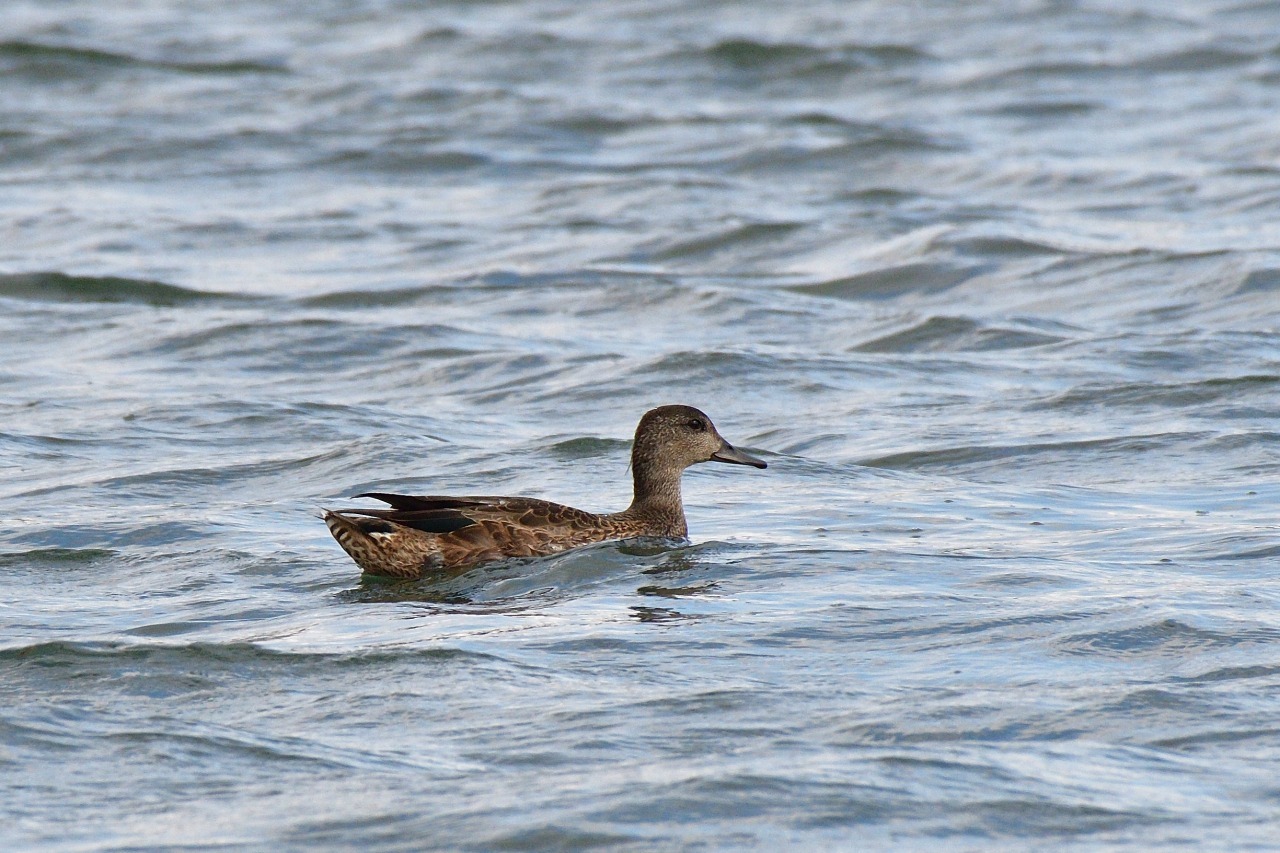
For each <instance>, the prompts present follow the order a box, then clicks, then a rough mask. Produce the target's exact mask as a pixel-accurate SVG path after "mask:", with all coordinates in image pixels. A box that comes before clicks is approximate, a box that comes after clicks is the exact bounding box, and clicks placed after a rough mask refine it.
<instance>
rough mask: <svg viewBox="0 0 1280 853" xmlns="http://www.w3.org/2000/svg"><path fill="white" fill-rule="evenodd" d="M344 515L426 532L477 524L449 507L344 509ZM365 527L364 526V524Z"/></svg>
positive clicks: (440, 531)
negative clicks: (389, 522) (386, 522)
mask: <svg viewBox="0 0 1280 853" xmlns="http://www.w3.org/2000/svg"><path fill="white" fill-rule="evenodd" d="M339 512H341V513H343V514H344V515H359V516H364V517H366V518H377V519H381V520H383V521H394V522H395V523H396V524H402V525H404V526H405V527H412V528H414V529H415V530H421V531H422V532H424V533H452V532H453V531H455V530H461V529H462V528H464V527H470V526H471V525H472V524H475V522H474V521H472V520H471V519H469V518H467V517H466V516H465V515H462V514H461V513H459V512H457V511H456V510H448V509H419V510H414V509H407V510H402V509H363V508H361V509H343V510H339ZM362 527H363V526H362Z"/></svg>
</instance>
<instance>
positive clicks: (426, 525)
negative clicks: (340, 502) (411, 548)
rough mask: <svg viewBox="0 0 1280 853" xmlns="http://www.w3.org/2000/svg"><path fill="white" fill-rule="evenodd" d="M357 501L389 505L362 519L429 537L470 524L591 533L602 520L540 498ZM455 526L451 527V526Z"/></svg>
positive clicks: (379, 495)
mask: <svg viewBox="0 0 1280 853" xmlns="http://www.w3.org/2000/svg"><path fill="white" fill-rule="evenodd" d="M356 497H358V498H374V499H376V500H380V501H382V502H383V503H387V504H390V505H391V506H392V509H389V510H385V509H384V510H355V512H358V513H361V514H363V515H368V516H373V517H376V518H384V519H387V520H388V521H395V522H397V523H400V524H404V525H406V526H408V527H416V528H417V529H419V530H424V531H426V532H428V533H449V532H451V531H453V530H461V529H463V528H465V527H468V526H469V525H470V524H472V523H475V524H484V523H488V522H492V523H498V524H507V525H516V526H519V527H528V528H531V529H533V530H539V531H542V532H551V531H552V530H561V531H566V530H568V531H572V530H591V529H596V528H598V527H599V524H600V521H601V517H600V516H598V515H596V514H595V513H590V512H586V511H584V510H580V509H575V508H574V507H570V506H565V505H564V504H557V503H552V502H551V501H543V500H538V499H537V498H508V497H498V496H490V495H465V496H461V497H451V496H446V495H397V494H391V493H389V492H365V493H364V494H360V495H356ZM451 524H452V525H454V526H452V527H450V526H449V525H451Z"/></svg>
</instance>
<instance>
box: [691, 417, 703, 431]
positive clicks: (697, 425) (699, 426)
mask: <svg viewBox="0 0 1280 853" xmlns="http://www.w3.org/2000/svg"><path fill="white" fill-rule="evenodd" d="M706 428H707V425H706V424H704V423H703V422H702V421H700V420H698V419H697V418H694V419H693V420H691V421H689V429H691V430H693V431H694V432H702V431H703V430H705V429H706Z"/></svg>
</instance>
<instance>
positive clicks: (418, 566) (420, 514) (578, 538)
mask: <svg viewBox="0 0 1280 853" xmlns="http://www.w3.org/2000/svg"><path fill="white" fill-rule="evenodd" d="M699 462H732V463H736V464H738V465H753V466H755V467H756V468H764V467H766V465H765V463H764V462H761V461H760V460H759V459H756V458H755V457H753V456H749V455H747V454H746V453H743V452H742V451H740V450H736V449H734V447H733V445H731V444H729V442H727V441H725V440H724V439H723V438H721V437H720V433H718V432H716V428H715V425H714V424H712V423H711V419H710V418H708V417H707V416H706V415H704V414H703V413H702V412H700V411H698V410H697V409H695V408H692V407H690V406H662V407H660V408H657V409H653V410H652V411H650V412H647V413H645V416H644V417H643V418H641V419H640V425H639V426H637V427H636V438H635V443H634V444H633V445H632V448H631V471H632V476H633V477H634V479H635V497H634V498H633V499H632V501H631V506H629V507H627V508H626V509H625V510H623V511H622V512H615V513H611V514H599V515H598V514H596V513H593V512H585V511H583V510H580V509H574V508H573V507H569V506H563V505H561V504H556V503H551V502H549V501H540V500H535V499H533V498H503V497H441V496H415V495H392V494H386V493H383V492H368V493H366V494H363V495H357V497H369V498H377V499H378V500H380V501H382V502H384V503H386V504H389V505H390V506H391V509H344V510H325V513H324V520H325V523H326V524H328V525H329V531H330V532H331V533H332V534H333V538H334V539H336V540H338V544H339V545H341V546H342V548H343V550H344V551H346V552H347V553H348V554H350V555H351V559H353V560H355V561H356V564H357V565H358V566H360V568H362V569H364V571H366V572H368V573H369V574H373V575H387V576H390V577H396V578H419V577H422V575H423V574H424V573H426V572H437V571H461V570H465V569H468V568H471V567H472V566H476V565H479V564H480V563H487V562H490V561H493V560H501V559H505V558H507V557H539V556H543V555H546V554H554V553H556V552H557V551H564V550H566V549H569V548H576V547H578V546H580V545H589V544H591V543H593V542H606V541H609V540H611V539H631V538H634V537H637V536H655V537H663V538H672V539H676V538H684V537H685V536H687V535H688V532H689V529H688V527H687V526H686V524H685V520H684V505H683V503H682V502H681V500H680V475H681V473H683V471H684V469H685V468H688V467H689V466H690V465H696V464H697V463H699Z"/></svg>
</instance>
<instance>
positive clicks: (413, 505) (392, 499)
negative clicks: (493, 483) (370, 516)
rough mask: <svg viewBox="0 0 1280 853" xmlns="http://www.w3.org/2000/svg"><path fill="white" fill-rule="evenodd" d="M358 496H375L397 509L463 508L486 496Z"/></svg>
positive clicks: (371, 495)
mask: <svg viewBox="0 0 1280 853" xmlns="http://www.w3.org/2000/svg"><path fill="white" fill-rule="evenodd" d="M356 497H358V498H373V499H374V500H379V501H382V502H383V503H384V504H391V506H392V507H393V508H395V509H405V510H419V509H427V510H430V509H463V508H465V507H469V506H475V505H476V504H477V503H481V502H483V501H484V500H485V498H450V497H438V496H435V495H396V494H392V493H391V492H363V493H361V494H358V495H356Z"/></svg>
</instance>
